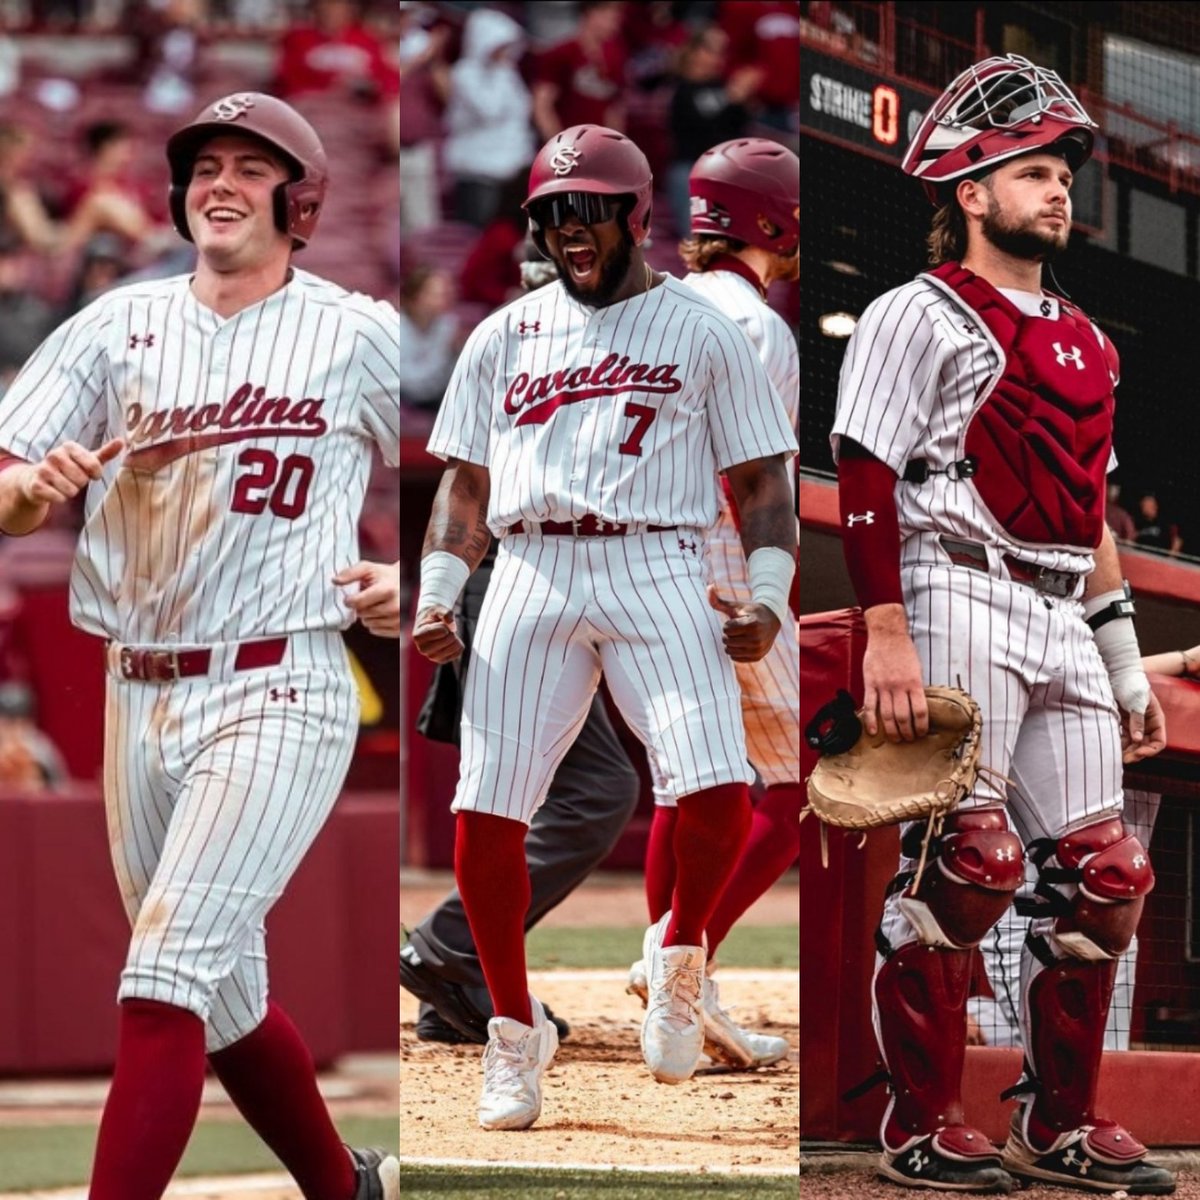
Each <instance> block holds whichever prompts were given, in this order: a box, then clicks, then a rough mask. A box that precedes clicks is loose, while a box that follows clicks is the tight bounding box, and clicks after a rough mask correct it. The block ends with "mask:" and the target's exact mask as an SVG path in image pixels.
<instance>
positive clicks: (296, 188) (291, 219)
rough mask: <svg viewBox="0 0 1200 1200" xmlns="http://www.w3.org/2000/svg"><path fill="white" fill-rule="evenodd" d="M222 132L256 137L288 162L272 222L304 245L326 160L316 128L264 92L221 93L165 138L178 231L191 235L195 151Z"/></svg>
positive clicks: (317, 211)
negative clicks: (188, 201)
mask: <svg viewBox="0 0 1200 1200" xmlns="http://www.w3.org/2000/svg"><path fill="white" fill-rule="evenodd" d="M226 133H237V134H242V135H244V136H246V137H251V138H255V139H257V140H258V141H260V142H262V143H263V144H264V145H265V146H267V147H268V149H270V150H271V151H273V152H274V153H275V154H276V155H277V156H278V157H279V158H281V159H282V160H283V161H284V163H285V164H286V165H287V168H288V173H289V174H290V176H291V179H290V180H289V181H288V182H287V183H281V184H280V185H279V186H278V187H277V188H276V189H275V196H274V207H275V225H276V228H278V229H279V230H280V231H281V232H283V233H288V234H291V237H292V246H293V248H294V249H296V250H299V249H301V248H302V247H303V246H305V245H307V244H308V239H309V238H310V237H312V234H313V230H314V229H315V228H316V227H317V218H318V217H319V216H320V215H321V209H322V207H323V205H324V203H325V189H326V187H327V186H328V184H329V163H328V161H327V160H326V157H325V150H324V147H323V146H322V145H321V139H320V138H319V137H318V136H317V131H316V130H315V129H314V128H313V127H312V126H311V125H310V124H309V123H308V122H307V121H306V120H305V119H304V118H303V117H302V116H301V115H300V114H299V113H298V112H297V111H296V110H295V109H294V108H292V106H291V105H290V104H285V103H284V102H283V101H282V100H278V99H276V97H274V96H268V95H266V94H265V93H263V92H234V93H233V94H232V95H230V96H224V97H222V98H221V99H220V100H218V101H216V102H215V103H214V104H210V105H208V106H207V107H206V108H204V110H203V111H202V112H200V113H199V114H198V115H197V116H196V118H195V119H194V120H193V121H191V122H190V123H189V124H187V125H185V126H184V127H183V128H182V129H179V130H177V131H176V132H175V133H174V134H172V135H171V138H170V139H169V140H168V142H167V161H168V162H169V163H170V166H171V191H170V196H169V201H170V208H171V220H172V221H173V222H174V224H175V229H176V231H177V232H178V233H179V236H180V237H182V238H186V239H187V240H188V241H189V242H190V241H193V240H194V239H193V237H192V231H191V230H190V229H189V228H188V223H187V207H186V203H185V202H186V197H187V189H188V184H189V183H190V182H191V178H192V167H193V164H194V163H195V161H196V156H197V154H199V152H200V150H201V149H202V147H203V146H204V143H205V142H207V141H209V140H211V139H212V138H215V137H220V136H221V135H222V134H226Z"/></svg>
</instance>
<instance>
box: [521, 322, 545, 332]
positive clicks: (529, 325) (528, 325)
mask: <svg viewBox="0 0 1200 1200" xmlns="http://www.w3.org/2000/svg"><path fill="white" fill-rule="evenodd" d="M541 331H542V323H541V321H522V322H521V323H520V325H518V326H517V332H518V333H541Z"/></svg>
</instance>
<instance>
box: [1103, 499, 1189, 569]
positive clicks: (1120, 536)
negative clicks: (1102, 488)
mask: <svg viewBox="0 0 1200 1200" xmlns="http://www.w3.org/2000/svg"><path fill="white" fill-rule="evenodd" d="M1137 495H1138V500H1137V503H1136V504H1135V505H1134V506H1133V509H1132V511H1131V510H1130V509H1128V508H1126V507H1125V505H1124V504H1122V503H1121V485H1120V484H1119V483H1112V482H1110V483H1109V485H1108V505H1107V507H1106V509H1105V519H1106V520H1107V522H1108V527H1109V529H1111V530H1112V532H1113V537H1115V538H1116V539H1117V541H1118V542H1122V543H1124V544H1125V545H1127V546H1137V547H1140V548H1141V549H1143V550H1156V551H1158V552H1160V553H1162V554H1169V555H1171V556H1172V557H1174V556H1176V555H1178V554H1181V553H1183V551H1184V544H1183V534H1182V532H1181V531H1180V528H1179V526H1178V525H1177V524H1175V522H1174V521H1173V520H1172V519H1171V514H1170V511H1169V509H1164V506H1163V505H1162V504H1161V503H1160V501H1159V498H1158V496H1156V495H1155V494H1154V493H1153V492H1141V493H1137ZM1189 553H1191V554H1194V553H1195V551H1194V550H1189Z"/></svg>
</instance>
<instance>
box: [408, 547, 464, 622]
mask: <svg viewBox="0 0 1200 1200" xmlns="http://www.w3.org/2000/svg"><path fill="white" fill-rule="evenodd" d="M470 574H471V568H470V567H469V566H467V564H466V563H465V562H464V561H463V560H462V559H461V558H459V557H458V555H457V554H450V553H448V552H447V551H445V550H434V551H432V552H431V553H429V554H427V555H425V557H424V558H423V559H421V591H420V593H419V594H418V595H417V612H424V611H425V610H426V609H427V608H445V609H453V608H454V602H455V601H456V600H457V599H458V593H459V592H461V591H462V590H463V584H465V583H466V582H467V577H468V576H469V575H470Z"/></svg>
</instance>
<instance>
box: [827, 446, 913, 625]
mask: <svg viewBox="0 0 1200 1200" xmlns="http://www.w3.org/2000/svg"><path fill="white" fill-rule="evenodd" d="M838 505H839V508H840V511H841V517H842V553H843V554H844V555H845V556H846V567H847V569H848V570H849V571H850V582H851V583H852V584H853V585H854V594H855V596H857V597H858V603H859V606H860V607H861V608H862V609H863V610H864V611H865V610H866V609H868V608H874V607H875V605H877V604H901V603H903V594H902V593H901V591H900V521H899V518H898V516H897V515H896V473H895V472H894V471H893V470H892V469H891V467H889V466H888V465H887V464H886V463H881V462H880V461H879V459H877V458H875V457H874V455H871V454H868V453H867V451H866V450H864V449H863V448H862V447H861V446H860V445H859V444H858V443H857V442H852V441H850V440H849V439H848V438H842V442H841V450H840V453H839V455H838Z"/></svg>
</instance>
